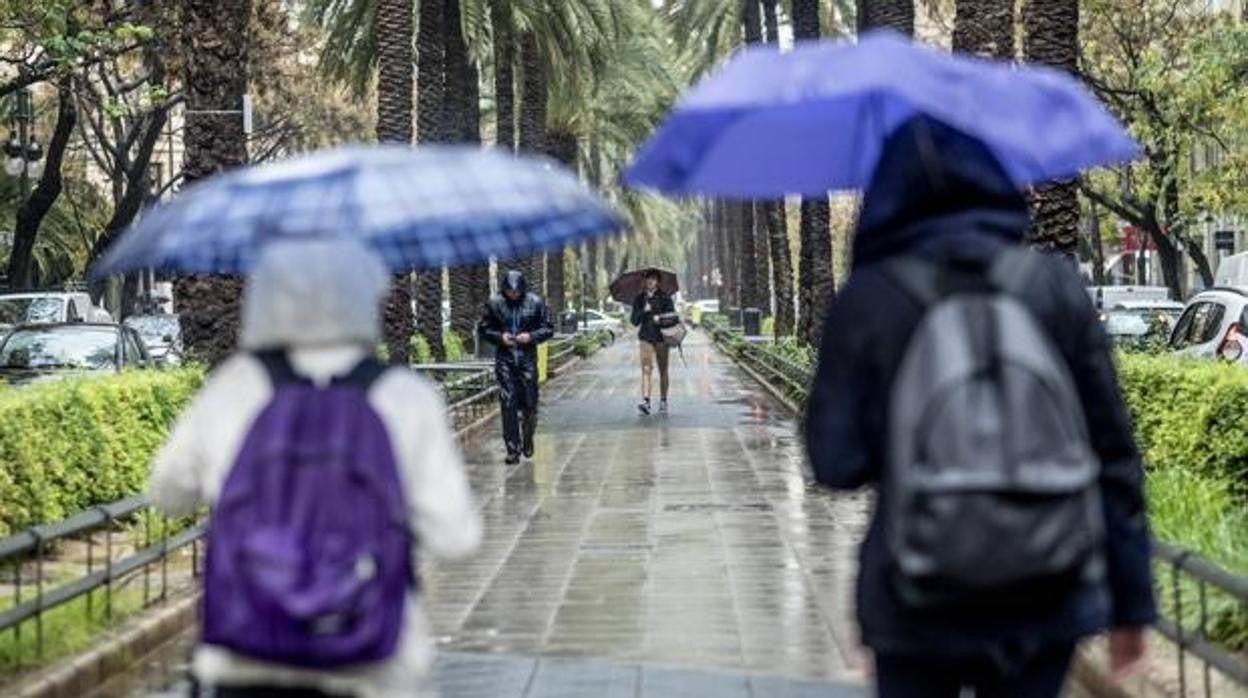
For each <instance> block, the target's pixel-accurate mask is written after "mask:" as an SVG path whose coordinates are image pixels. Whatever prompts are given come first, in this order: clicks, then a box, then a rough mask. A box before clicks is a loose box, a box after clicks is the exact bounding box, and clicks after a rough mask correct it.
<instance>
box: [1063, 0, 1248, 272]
mask: <svg viewBox="0 0 1248 698" xmlns="http://www.w3.org/2000/svg"><path fill="white" fill-rule="evenodd" d="M1083 26H1084V29H1083V31H1084V35H1085V37H1086V40H1085V42H1084V51H1083V57H1082V64H1083V73H1082V74H1083V77H1084V78H1085V80H1086V81H1087V82H1088V83H1089V84H1090V85H1091V86H1092V87H1093V89H1094V90H1095V91H1096V93H1097V94H1098V95H1099V96H1100V97H1101V98H1102V99H1103V100H1104V101H1105V102H1106V104H1108V105H1109V107H1110V108H1111V109H1112V110H1113V111H1114V112H1115V113H1116V114H1117V115H1118V116H1119V117H1120V118H1121V119H1122V120H1123V121H1124V122H1125V123H1126V124H1127V125H1128V126H1129V127H1130V129H1131V132H1132V134H1133V135H1134V136H1135V137H1136V138H1137V139H1138V140H1139V141H1140V143H1141V145H1142V146H1143V149H1144V157H1143V158H1142V159H1141V160H1139V161H1137V162H1135V163H1131V164H1129V165H1126V166H1123V167H1119V168H1115V169H1113V170H1111V171H1107V172H1102V173H1099V174H1096V175H1094V176H1092V177H1090V178H1088V179H1087V180H1086V181H1085V182H1084V183H1083V185H1082V189H1083V192H1084V193H1085V195H1086V196H1088V197H1089V198H1090V199H1092V200H1093V201H1095V202H1096V203H1098V204H1100V205H1102V206H1104V207H1105V208H1106V209H1108V210H1109V211H1110V212H1112V213H1113V214H1115V215H1116V216H1118V217H1119V218H1121V219H1123V220H1125V221H1126V222H1128V223H1130V224H1132V225H1134V226H1136V227H1137V228H1139V229H1141V230H1143V231H1145V232H1146V233H1147V234H1148V235H1149V237H1150V239H1151V240H1152V242H1153V243H1154V244H1155V245H1156V247H1157V250H1158V253H1159V256H1160V259H1161V263H1162V274H1163V277H1164V279H1165V283H1166V285H1167V286H1168V287H1169V288H1170V289H1171V292H1172V293H1173V294H1174V295H1175V296H1176V297H1182V296H1183V295H1184V292H1185V291H1186V289H1185V284H1184V278H1183V274H1182V257H1183V255H1184V254H1185V253H1186V254H1187V255H1188V256H1189V257H1191V258H1192V260H1193V262H1194V263H1195V265H1196V270H1197V272H1198V273H1199V275H1200V277H1201V280H1202V282H1203V283H1204V284H1206V285H1208V284H1211V283H1212V282H1213V273H1212V269H1211V265H1210V263H1209V261H1208V259H1207V258H1206V256H1205V252H1204V249H1203V246H1202V240H1201V239H1200V236H1199V234H1198V232H1199V231H1198V230H1197V229H1196V228H1197V226H1196V224H1197V223H1199V222H1200V221H1201V220H1202V219H1203V218H1204V217H1205V216H1207V215H1209V214H1213V213H1229V214H1241V215H1242V214H1244V213H1248V142H1245V141H1244V139H1243V134H1244V133H1248V79H1246V78H1248V27H1246V26H1245V25H1243V24H1242V23H1239V22H1236V21H1234V19H1233V18H1231V17H1229V16H1225V15H1217V14H1210V13H1207V12H1205V11H1204V5H1203V3H1198V2H1196V1H1195V0H1114V1H1113V2H1110V1H1109V0H1085V4H1084V25H1083Z"/></svg>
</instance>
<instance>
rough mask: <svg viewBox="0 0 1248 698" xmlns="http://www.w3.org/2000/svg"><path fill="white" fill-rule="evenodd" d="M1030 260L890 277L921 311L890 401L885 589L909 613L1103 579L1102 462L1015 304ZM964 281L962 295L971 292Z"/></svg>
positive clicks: (1023, 256) (1035, 329)
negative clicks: (888, 579)
mask: <svg viewBox="0 0 1248 698" xmlns="http://www.w3.org/2000/svg"><path fill="white" fill-rule="evenodd" d="M1038 261H1039V257H1038V255H1037V254H1036V253H1034V252H1028V251H1023V250H1011V251H1009V252H1006V253H1004V254H1002V255H1000V256H999V257H998V258H997V259H996V260H995V261H994V262H993V263H992V264H991V265H990V266H988V267H987V268H986V269H985V268H984V267H983V266H981V267H979V269H978V271H977V272H975V273H971V274H967V273H966V272H965V270H962V271H957V272H955V270H952V269H950V268H947V267H941V266H936V265H934V264H931V263H928V262H924V261H920V260H917V259H898V260H894V261H893V262H890V263H889V275H890V276H891V277H892V278H893V280H894V281H895V282H896V283H898V284H899V285H901V286H902V287H903V288H905V289H906V290H907V291H909V292H910V293H911V295H913V296H915V297H916V298H917V299H918V300H919V301H920V302H921V303H922V304H923V306H924V309H925V310H924V314H923V319H922V321H921V322H920V324H919V326H918V328H917V329H916V331H915V333H914V335H913V336H912V339H911V340H910V342H909V345H908V346H907V347H906V351H905V354H904V358H903V359H902V362H901V365H900V368H899V370H898V372H897V376H896V378H895V380H894V382H893V385H892V388H891V390H892V392H891V396H890V400H889V404H890V407H889V414H888V430H889V433H888V438H889V441H888V443H889V453H888V457H887V465H886V473H885V477H884V479H883V483H884V484H883V487H884V488H885V491H884V495H885V496H886V497H888V499H889V501H890V506H891V508H892V509H891V512H890V516H889V517H888V518H887V519H886V521H887V524H886V531H887V533H886V536H887V549H888V553H889V556H890V558H891V563H892V578H893V581H894V583H895V588H896V590H897V591H898V593H899V595H900V597H901V598H902V599H903V601H905V602H906V603H907V604H909V605H912V606H916V607H930V606H948V605H973V606H975V605H994V606H1000V605H1013V604H1014V603H1022V604H1027V603H1034V602H1036V601H1037V600H1038V597H1040V596H1043V595H1062V594H1066V593H1068V592H1069V591H1070V590H1071V589H1072V588H1073V587H1074V586H1075V585H1077V584H1079V583H1082V582H1086V581H1089V580H1092V579H1095V578H1096V577H1097V576H1098V575H1100V574H1101V573H1102V572H1101V568H1102V566H1103V563H1102V555H1101V546H1102V540H1103V528H1104V524H1103V519H1102V515H1101V499H1100V492H1099V488H1098V484H1097V482H1098V475H1099V472H1100V464H1099V462H1098V460H1097V457H1096V455H1095V454H1094V453H1093V451H1092V448H1091V446H1090V443H1089V438H1088V433H1087V424H1086V422H1085V421H1084V413H1083V408H1082V405H1081V403H1080V400H1079V394H1078V392H1077V390H1076V388H1075V384H1074V381H1073V380H1072V378H1071V376H1070V373H1069V371H1068V369H1067V366H1066V363H1065V361H1064V360H1063V358H1062V356H1061V355H1060V353H1059V352H1058V350H1057V349H1056V347H1055V346H1054V345H1053V343H1052V341H1051V339H1050V337H1049V336H1048V333H1047V332H1046V331H1045V330H1044V328H1043V327H1042V326H1041V325H1040V324H1039V323H1038V322H1037V321H1036V319H1035V317H1034V315H1033V314H1032V313H1031V311H1030V310H1028V308H1027V307H1026V306H1025V305H1024V304H1023V303H1022V302H1021V301H1020V300H1019V295H1020V294H1021V292H1022V290H1023V288H1025V284H1026V283H1027V282H1028V280H1029V279H1031V278H1032V276H1033V274H1034V273H1035V272H1036V268H1037V262H1038ZM968 279H969V280H970V283H968V282H967V281H968Z"/></svg>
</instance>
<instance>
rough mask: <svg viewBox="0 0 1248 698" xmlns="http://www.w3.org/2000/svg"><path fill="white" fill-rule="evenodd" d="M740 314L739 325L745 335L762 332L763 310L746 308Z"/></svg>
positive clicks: (754, 334) (754, 335) (749, 335)
mask: <svg viewBox="0 0 1248 698" xmlns="http://www.w3.org/2000/svg"><path fill="white" fill-rule="evenodd" d="M741 315H742V318H741V325H742V327H743V329H744V330H745V336H746V337H758V336H759V335H761V334H762V333H763V311H761V310H759V309H758V308H746V309H745V310H744V311H742V313H741Z"/></svg>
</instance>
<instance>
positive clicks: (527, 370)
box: [494, 360, 538, 455]
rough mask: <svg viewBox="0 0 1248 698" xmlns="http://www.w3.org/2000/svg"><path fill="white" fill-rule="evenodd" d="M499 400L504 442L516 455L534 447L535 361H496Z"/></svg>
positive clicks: (535, 419) (535, 409)
mask: <svg viewBox="0 0 1248 698" xmlns="http://www.w3.org/2000/svg"><path fill="white" fill-rule="evenodd" d="M494 377H495V378H496V379H498V399H499V403H500V406H501V408H502V418H503V443H504V444H506V446H507V453H509V454H512V455H515V454H518V453H520V452H521V451H522V450H528V449H526V448H525V447H526V446H529V447H531V446H532V444H533V434H534V432H536V431H537V401H538V394H537V365H536V362H535V361H529V360H520V361H497V362H495V364H494Z"/></svg>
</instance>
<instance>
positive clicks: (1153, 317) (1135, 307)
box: [1101, 301, 1183, 346]
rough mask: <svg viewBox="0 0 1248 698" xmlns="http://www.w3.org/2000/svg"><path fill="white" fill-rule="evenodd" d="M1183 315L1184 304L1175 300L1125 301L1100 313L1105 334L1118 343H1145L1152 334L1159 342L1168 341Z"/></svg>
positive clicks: (1128, 344)
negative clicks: (1158, 335)
mask: <svg viewBox="0 0 1248 698" xmlns="http://www.w3.org/2000/svg"><path fill="white" fill-rule="evenodd" d="M1182 314H1183V304H1182V303H1176V302H1175V301H1123V302H1121V303H1117V304H1116V305H1114V307H1113V308H1112V309H1110V310H1109V311H1107V312H1105V313H1102V314H1101V322H1102V323H1103V324H1104V325H1105V332H1106V333H1108V334H1109V336H1110V338H1111V339H1113V340H1114V342H1115V343H1116V344H1119V345H1123V346H1137V345H1142V344H1144V343H1145V342H1146V341H1147V339H1148V337H1149V335H1150V332H1151V333H1152V334H1153V336H1155V337H1156V336H1157V334H1158V333H1160V337H1159V338H1158V341H1159V342H1165V341H1166V340H1168V339H1169V337H1170V333H1171V331H1172V330H1173V329H1174V326H1175V324H1177V323H1178V320H1179V316H1180V315H1182Z"/></svg>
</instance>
